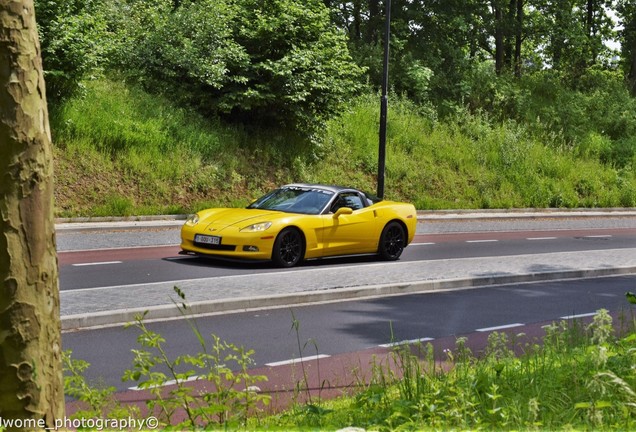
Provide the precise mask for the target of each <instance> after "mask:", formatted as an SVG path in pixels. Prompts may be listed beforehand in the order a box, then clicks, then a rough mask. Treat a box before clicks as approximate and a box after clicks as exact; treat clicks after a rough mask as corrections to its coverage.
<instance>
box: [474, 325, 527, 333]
mask: <svg viewBox="0 0 636 432" xmlns="http://www.w3.org/2000/svg"><path fill="white" fill-rule="evenodd" d="M524 325H525V324H521V323H514V324H505V325H500V326H496V327H485V328H480V329H477V330H475V331H478V332H490V331H495V330H505V329H509V328H515V327H523V326H524Z"/></svg>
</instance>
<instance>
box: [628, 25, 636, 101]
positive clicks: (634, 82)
mask: <svg viewBox="0 0 636 432" xmlns="http://www.w3.org/2000/svg"><path fill="white" fill-rule="evenodd" d="M627 81H628V82H629V90H630V92H631V94H632V96H634V97H636V37H634V39H632V49H631V57H630V68H629V74H628V75H627Z"/></svg>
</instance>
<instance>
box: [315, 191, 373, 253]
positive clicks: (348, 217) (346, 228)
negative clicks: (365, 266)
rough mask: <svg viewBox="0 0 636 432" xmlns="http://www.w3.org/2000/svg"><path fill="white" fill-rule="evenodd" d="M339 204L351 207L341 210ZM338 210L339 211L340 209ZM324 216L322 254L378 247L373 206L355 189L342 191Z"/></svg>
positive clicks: (341, 206)
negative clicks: (365, 201)
mask: <svg viewBox="0 0 636 432" xmlns="http://www.w3.org/2000/svg"><path fill="white" fill-rule="evenodd" d="M342 208H348V209H351V211H348V210H346V211H344V212H343V210H340V209H342ZM339 210H340V211H339ZM322 217H323V220H324V222H323V233H322V234H323V235H322V239H323V256H329V255H346V254H354V253H369V252H375V251H376V250H377V242H378V234H377V227H376V217H375V214H374V212H373V210H370V209H369V208H368V207H366V206H365V204H364V201H363V199H362V197H361V196H360V194H358V193H357V192H341V193H339V194H338V197H337V198H336V199H335V200H334V203H333V204H332V206H331V208H330V212H329V213H327V214H324V215H322Z"/></svg>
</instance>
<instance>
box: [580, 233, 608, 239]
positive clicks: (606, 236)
mask: <svg viewBox="0 0 636 432" xmlns="http://www.w3.org/2000/svg"><path fill="white" fill-rule="evenodd" d="M610 237H612V236H611V235H610V234H603V235H588V236H584V237H583V238H610Z"/></svg>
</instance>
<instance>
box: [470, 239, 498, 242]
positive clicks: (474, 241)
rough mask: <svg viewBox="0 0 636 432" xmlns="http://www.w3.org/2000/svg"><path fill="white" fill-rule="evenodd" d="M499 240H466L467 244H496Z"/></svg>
mask: <svg viewBox="0 0 636 432" xmlns="http://www.w3.org/2000/svg"><path fill="white" fill-rule="evenodd" d="M498 241H499V240H496V239H490V240H466V243H494V242H498Z"/></svg>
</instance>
